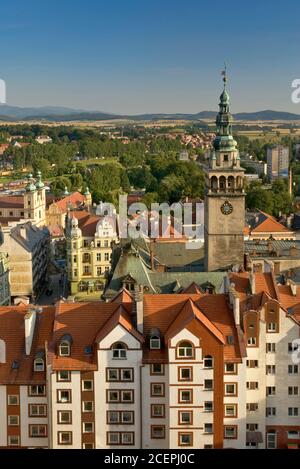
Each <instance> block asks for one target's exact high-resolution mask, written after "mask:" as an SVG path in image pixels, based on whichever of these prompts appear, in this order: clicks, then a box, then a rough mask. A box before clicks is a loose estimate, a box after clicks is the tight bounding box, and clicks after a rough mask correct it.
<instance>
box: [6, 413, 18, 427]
mask: <svg viewBox="0 0 300 469" xmlns="http://www.w3.org/2000/svg"><path fill="white" fill-rule="evenodd" d="M19 424H20V423H19V416H18V415H9V416H8V425H9V426H11V427H16V426H18V425H19Z"/></svg>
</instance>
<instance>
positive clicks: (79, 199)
mask: <svg viewBox="0 0 300 469" xmlns="http://www.w3.org/2000/svg"><path fill="white" fill-rule="evenodd" d="M84 202H85V197H84V195H82V194H81V193H80V192H73V194H70V195H67V196H66V197H64V198H63V199H61V200H57V201H56V202H54V203H55V205H57V207H59V208H60V209H61V210H62V212H66V211H67V209H68V206H69V205H71V207H72V208H76V207H79V206H80V205H82V204H83V203H84Z"/></svg>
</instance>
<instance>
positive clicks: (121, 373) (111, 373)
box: [106, 368, 133, 382]
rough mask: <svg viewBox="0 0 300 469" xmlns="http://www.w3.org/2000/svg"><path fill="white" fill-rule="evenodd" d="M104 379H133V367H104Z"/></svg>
mask: <svg viewBox="0 0 300 469" xmlns="http://www.w3.org/2000/svg"><path fill="white" fill-rule="evenodd" d="M106 381H108V382H111V381H128V382H130V381H133V368H106Z"/></svg>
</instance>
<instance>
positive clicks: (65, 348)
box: [59, 334, 72, 357]
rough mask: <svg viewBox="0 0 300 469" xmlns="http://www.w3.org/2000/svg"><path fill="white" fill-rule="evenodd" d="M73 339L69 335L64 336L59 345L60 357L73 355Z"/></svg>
mask: <svg viewBox="0 0 300 469" xmlns="http://www.w3.org/2000/svg"><path fill="white" fill-rule="evenodd" d="M71 345H72V337H71V336H70V335H69V334H66V335H64V336H63V337H62V338H61V340H60V344H59V355H60V356H61V357H69V356H70V355H71Z"/></svg>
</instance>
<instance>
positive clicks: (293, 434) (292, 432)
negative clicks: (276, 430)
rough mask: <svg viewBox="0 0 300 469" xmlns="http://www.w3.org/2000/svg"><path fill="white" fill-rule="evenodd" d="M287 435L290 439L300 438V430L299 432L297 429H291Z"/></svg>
mask: <svg viewBox="0 0 300 469" xmlns="http://www.w3.org/2000/svg"><path fill="white" fill-rule="evenodd" d="M287 437H288V439H289V440H295V439H297V440H298V438H299V437H300V432H298V431H297V430H289V431H288V432H287Z"/></svg>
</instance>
